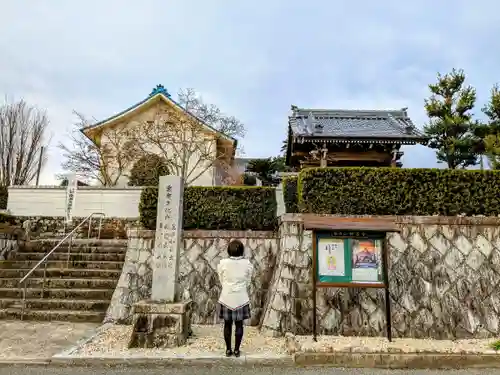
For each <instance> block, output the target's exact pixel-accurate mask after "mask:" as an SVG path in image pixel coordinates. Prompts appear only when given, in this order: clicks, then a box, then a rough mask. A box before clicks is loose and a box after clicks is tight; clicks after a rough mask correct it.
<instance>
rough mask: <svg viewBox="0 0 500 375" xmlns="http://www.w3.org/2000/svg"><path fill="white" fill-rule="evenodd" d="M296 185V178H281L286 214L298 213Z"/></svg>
mask: <svg viewBox="0 0 500 375" xmlns="http://www.w3.org/2000/svg"><path fill="white" fill-rule="evenodd" d="M297 183H298V177H296V176H290V177H285V178H283V198H284V200H285V207H286V212H288V213H297V212H299V207H298V203H299V202H298V198H299V197H298V195H297Z"/></svg>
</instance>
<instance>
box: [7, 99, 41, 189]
mask: <svg viewBox="0 0 500 375" xmlns="http://www.w3.org/2000/svg"><path fill="white" fill-rule="evenodd" d="M48 125H49V120H48V117H47V114H46V112H45V111H43V110H40V109H38V108H36V107H34V106H31V105H29V104H28V103H26V102H25V101H24V100H22V99H21V100H19V101H9V100H7V99H6V100H5V102H4V104H2V105H1V106H0V185H1V186H11V185H27V184H29V183H30V182H31V181H33V179H34V178H35V177H36V174H37V169H38V165H39V163H40V162H42V163H43V162H44V160H40V157H42V158H43V156H41V155H40V150H41V148H42V146H43V145H44V136H45V133H46V130H47V127H48Z"/></svg>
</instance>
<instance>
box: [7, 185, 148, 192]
mask: <svg viewBox="0 0 500 375" xmlns="http://www.w3.org/2000/svg"><path fill="white" fill-rule="evenodd" d="M11 189H12V190H16V189H32V190H47V189H52V190H62V191H65V190H66V186H58V185H43V186H31V185H18V186H9V190H11ZM142 189H143V187H142V186H121V187H118V186H78V189H77V190H105V191H106V190H142Z"/></svg>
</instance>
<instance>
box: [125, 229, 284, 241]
mask: <svg viewBox="0 0 500 375" xmlns="http://www.w3.org/2000/svg"><path fill="white" fill-rule="evenodd" d="M182 232H183V233H182V235H183V238H270V239H276V238H278V234H277V233H276V232H272V231H243V230H236V231H234V230H200V229H194V230H184V231H182ZM127 236H128V238H154V237H155V231H154V230H148V229H139V228H131V229H129V230H128V232H127Z"/></svg>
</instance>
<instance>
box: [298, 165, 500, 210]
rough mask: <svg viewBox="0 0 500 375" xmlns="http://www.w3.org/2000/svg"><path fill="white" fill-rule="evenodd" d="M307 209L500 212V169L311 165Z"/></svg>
mask: <svg viewBox="0 0 500 375" xmlns="http://www.w3.org/2000/svg"><path fill="white" fill-rule="evenodd" d="M298 194H299V207H300V211H301V212H308V213H317V214H344V215H445V216H455V215H461V214H465V215H467V216H471V215H485V216H497V215H500V171H478V170H475V171H468V170H452V169H396V168H311V169H305V170H303V171H302V172H301V173H300V175H299V183H298Z"/></svg>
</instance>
